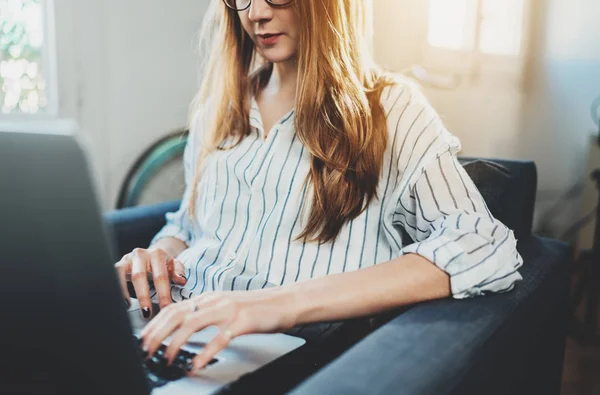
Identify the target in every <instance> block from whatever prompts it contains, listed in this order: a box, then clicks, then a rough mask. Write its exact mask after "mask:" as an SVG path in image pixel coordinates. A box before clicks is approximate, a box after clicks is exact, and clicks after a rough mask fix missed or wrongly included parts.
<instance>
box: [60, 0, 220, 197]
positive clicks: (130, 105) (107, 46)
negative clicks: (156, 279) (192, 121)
mask: <svg viewBox="0 0 600 395" xmlns="http://www.w3.org/2000/svg"><path fill="white" fill-rule="evenodd" d="M208 1H209V0H177V1H176V2H167V1H161V0H127V1H120V0H104V1H92V0H56V2H55V8H56V9H55V14H56V36H57V51H58V56H57V57H58V73H59V76H58V77H59V95H60V110H59V112H60V116H61V117H65V118H74V119H76V120H77V121H78V122H79V124H80V125H81V127H82V135H83V137H84V139H85V140H87V141H88V144H89V146H90V150H89V151H90V156H91V157H92V164H93V167H94V172H95V174H96V177H97V179H98V183H99V186H100V189H101V192H102V203H103V207H104V208H105V209H109V208H112V207H113V205H114V202H115V200H116V194H117V191H118V188H119V185H120V183H121V181H122V179H123V177H124V175H125V173H126V171H127V169H128V168H129V166H130V165H131V164H132V163H133V161H134V160H135V158H136V157H137V156H138V155H139V154H140V153H141V152H142V151H143V150H144V149H145V148H146V147H147V146H148V145H149V144H150V143H151V142H153V141H154V140H156V139H157V138H159V137H160V136H162V135H164V134H165V133H167V132H168V131H170V130H173V129H176V128H178V127H181V126H184V125H185V122H186V117H187V109H188V104H189V102H190V100H191V98H192V97H193V95H194V93H195V91H196V88H197V59H198V58H197V54H196V52H195V51H196V48H195V41H194V39H195V37H196V33H197V31H198V28H199V27H200V25H201V22H202V18H203V15H204V10H205V9H206V6H207V4H208Z"/></svg>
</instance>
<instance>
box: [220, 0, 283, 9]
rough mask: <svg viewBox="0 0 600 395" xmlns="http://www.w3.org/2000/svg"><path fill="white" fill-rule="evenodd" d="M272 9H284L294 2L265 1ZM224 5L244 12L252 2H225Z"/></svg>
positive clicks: (229, 0) (228, 0) (249, 0)
mask: <svg viewBox="0 0 600 395" xmlns="http://www.w3.org/2000/svg"><path fill="white" fill-rule="evenodd" d="M265 1H266V2H267V3H269V5H270V6H271V7H275V8H277V7H283V6H286V5H288V4H290V3H291V2H293V1H294V0H265ZM223 3H225V5H226V6H227V7H229V8H231V9H232V10H234V11H244V10H246V9H248V7H250V4H252V0H223Z"/></svg>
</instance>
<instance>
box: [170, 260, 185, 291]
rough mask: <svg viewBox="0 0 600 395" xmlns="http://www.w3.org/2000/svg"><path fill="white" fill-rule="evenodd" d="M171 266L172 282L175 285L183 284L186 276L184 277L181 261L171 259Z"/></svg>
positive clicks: (183, 267)
mask: <svg viewBox="0 0 600 395" xmlns="http://www.w3.org/2000/svg"><path fill="white" fill-rule="evenodd" d="M170 263H171V264H172V267H173V282H174V283H175V284H177V285H185V283H187V278H186V277H185V266H183V263H181V261H178V260H177V259H173V260H172V261H171V262H170Z"/></svg>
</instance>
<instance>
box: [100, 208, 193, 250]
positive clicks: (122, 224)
mask: <svg viewBox="0 0 600 395" xmlns="http://www.w3.org/2000/svg"><path fill="white" fill-rule="evenodd" d="M180 204H181V201H180V200H176V201H170V202H164V203H159V204H154V205H149V206H137V207H131V208H125V209H120V210H114V211H109V212H107V213H105V214H104V221H105V223H106V225H107V228H108V231H109V234H110V235H111V237H112V242H113V245H114V246H115V248H114V250H115V253H116V254H117V255H118V257H115V258H116V259H120V258H121V257H122V256H123V255H125V254H127V253H129V252H131V251H132V250H133V249H134V248H137V247H140V248H146V247H148V245H149V244H150V241H151V240H152V238H153V237H154V235H156V234H157V233H158V231H159V230H160V229H161V228H162V227H163V226H164V225H165V223H166V219H165V213H167V212H172V211H177V210H178V209H179V205H180Z"/></svg>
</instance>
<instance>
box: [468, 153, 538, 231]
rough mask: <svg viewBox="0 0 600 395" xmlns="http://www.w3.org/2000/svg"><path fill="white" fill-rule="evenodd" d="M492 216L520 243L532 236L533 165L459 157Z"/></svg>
mask: <svg viewBox="0 0 600 395" xmlns="http://www.w3.org/2000/svg"><path fill="white" fill-rule="evenodd" d="M459 162H460V163H461V164H462V165H463V167H464V168H465V170H466V171H467V173H468V174H469V176H470V177H471V178H472V179H473V181H474V182H475V185H476V186H477V188H478V189H479V191H480V192H481V195H482V196H483V198H484V200H485V201H486V203H487V205H488V208H489V209H490V211H491V212H492V215H494V217H496V218H497V219H498V220H500V221H502V223H504V224H505V225H506V226H508V227H509V228H510V229H512V230H513V231H514V233H515V237H516V238H517V239H520V238H524V237H527V236H530V235H531V231H532V227H533V213H534V207H535V195H536V190H537V170H536V166H535V163H534V162H532V161H522V160H509V159H484V158H473V157H460V158H459Z"/></svg>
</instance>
